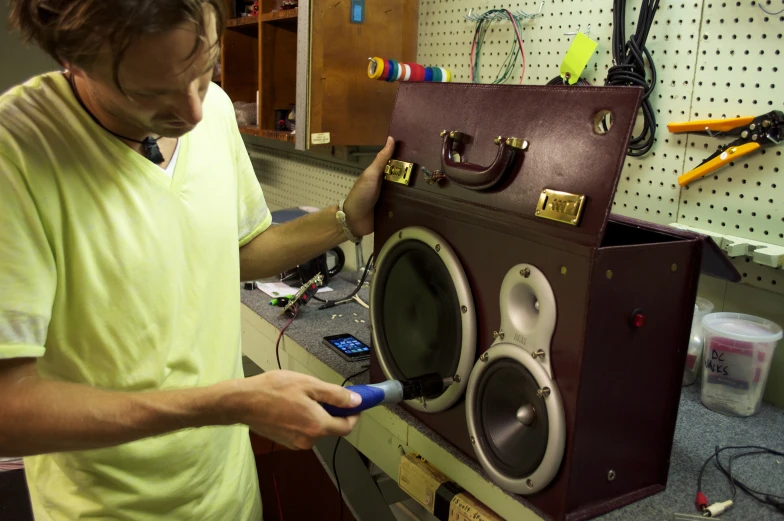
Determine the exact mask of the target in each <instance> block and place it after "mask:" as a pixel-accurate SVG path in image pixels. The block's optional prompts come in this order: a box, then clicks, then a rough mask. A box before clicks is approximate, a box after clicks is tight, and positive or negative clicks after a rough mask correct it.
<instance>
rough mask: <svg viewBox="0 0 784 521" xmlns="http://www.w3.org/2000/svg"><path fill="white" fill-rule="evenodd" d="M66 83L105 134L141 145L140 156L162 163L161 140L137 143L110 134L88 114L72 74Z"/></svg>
mask: <svg viewBox="0 0 784 521" xmlns="http://www.w3.org/2000/svg"><path fill="white" fill-rule="evenodd" d="M68 83H70V84H71V90H73V93H74V96H76V101H78V102H79V105H81V106H82V108H83V109H84V111H85V112H87V114H89V115H90V117H91V118H92V119H93V121H95V122H96V123H97V124H98V126H99V127H101V128H102V129H104V130H105V131H106V132H108V133H109V134H111V135H113V136H115V137H118V138H120V139H124V140H126V141H133V142H134V143H139V144H141V145H142V155H143V156H144V157H145V158H147V159H149V160H150V161H152V162H153V163H155V164H156V165H160V164H161V163H163V162H164V158H163V154H161V149H160V148H158V140H159V139H161V138H160V137H158V138H152V137H146V138H144V140H142V141H139V140H138V139H132V138H129V137H125V136H122V135H120V134H118V133H117V132H112V131H111V130H109V129H108V128H106V127H105V126H103V123H101V122H100V121H98V118H96V117H95V116H94V115H93V113H92V112H90V109H88V108H87V106H86V105H85V104H84V101H82V97H81V96H79V91H78V90H76V83H75V82H74V76H73V74H71V75H70V76H69V78H68Z"/></svg>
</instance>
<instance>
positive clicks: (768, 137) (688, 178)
mask: <svg viewBox="0 0 784 521" xmlns="http://www.w3.org/2000/svg"><path fill="white" fill-rule="evenodd" d="M667 130H669V131H670V132H673V133H679V132H691V133H693V134H703V135H708V136H711V137H720V136H739V137H738V139H736V140H735V141H733V142H732V143H730V144H728V145H721V146H720V147H719V149H718V150H717V151H716V152H715V153H714V154H712V155H710V156H708V157H707V158H706V159H705V160H704V161H703V162H702V163H700V164H699V166H697V168H695V169H694V170H691V171H689V172H686V173H685V174H683V175H681V176H680V177H678V184H679V185H681V186H686V185H687V184H689V183H691V182H692V181H694V180H695V179H699V178H701V177H702V176H704V175H707V174H709V173H711V172H713V171H714V170H717V169H719V168H721V167H722V166H724V165H726V164H727V163H729V162H730V161H735V160H737V159H738V158H740V157H742V156H745V155H747V154H751V153H752V152H755V151H757V150H759V149H760V148H762V147H767V146H772V145H778V144H779V143H781V141H782V140H784V113H782V112H781V111H780V110H774V111H771V112H768V113H767V114H763V115H762V116H757V117H756V118H753V117H743V118H730V119H704V120H700V121H687V122H685V123H670V124H668V125H667Z"/></svg>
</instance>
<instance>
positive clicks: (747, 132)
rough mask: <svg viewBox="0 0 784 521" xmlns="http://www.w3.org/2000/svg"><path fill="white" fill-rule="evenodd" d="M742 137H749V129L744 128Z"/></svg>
mask: <svg viewBox="0 0 784 521" xmlns="http://www.w3.org/2000/svg"><path fill="white" fill-rule="evenodd" d="M740 137H742V138H743V139H746V138H747V137H749V131H748V130H744V131H743V132H741V133H740Z"/></svg>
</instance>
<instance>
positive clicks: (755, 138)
mask: <svg viewBox="0 0 784 521" xmlns="http://www.w3.org/2000/svg"><path fill="white" fill-rule="evenodd" d="M757 138H759V136H758V135H757V134H752V135H751V140H752V141H757Z"/></svg>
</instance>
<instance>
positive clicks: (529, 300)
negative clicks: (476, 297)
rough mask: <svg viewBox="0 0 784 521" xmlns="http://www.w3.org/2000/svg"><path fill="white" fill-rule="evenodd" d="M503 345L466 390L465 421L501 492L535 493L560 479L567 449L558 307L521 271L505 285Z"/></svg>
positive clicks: (542, 284) (527, 270) (543, 284)
mask: <svg viewBox="0 0 784 521" xmlns="http://www.w3.org/2000/svg"><path fill="white" fill-rule="evenodd" d="M500 302H501V326H502V327H501V328H500V330H499V335H498V339H497V340H496V342H495V343H494V344H493V345H492V346H491V347H490V349H488V350H487V352H486V353H484V354H483V355H482V356H481V357H480V358H479V360H478V361H477V362H476V365H475V366H474V369H473V371H471V377H470V379H469V382H468V390H467V395H466V420H467V422H468V430H469V433H470V435H471V442H472V444H473V446H474V451H475V453H476V456H477V459H478V460H479V462H480V463H481V464H482V467H484V469H485V471H486V472H487V473H488V474H489V475H490V476H491V477H492V478H493V480H494V481H495V482H496V483H498V484H499V485H500V486H501V487H502V488H504V489H506V490H509V491H510V492H516V493H518V494H532V493H534V492H537V491H539V490H541V489H543V488H544V487H546V486H547V485H549V484H550V482H551V481H552V480H553V478H555V476H556V474H557V473H558V468H559V467H560V465H561V460H562V459H563V453H564V446H565V444H566V420H565V414H564V407H563V402H562V400H561V395H560V393H559V390H558V386H557V384H556V382H555V381H554V380H553V378H552V368H551V366H550V362H549V360H550V341H551V339H552V336H553V332H554V331H555V323H556V306H555V296H554V295H553V290H552V288H551V287H550V284H549V282H548V280H547V277H545V275H544V274H543V273H542V272H541V271H540V270H539V269H537V268H536V267H534V266H532V265H529V264H519V265H517V266H515V267H513V268H512V269H511V270H510V271H509V272H508V273H507V274H506V276H505V277H504V281H503V283H502V285H501V293H500Z"/></svg>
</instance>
